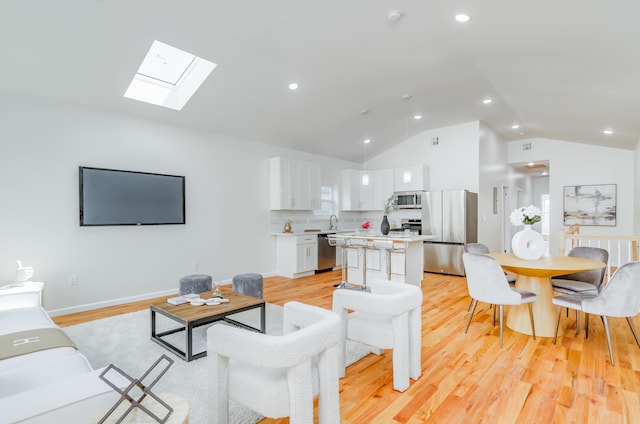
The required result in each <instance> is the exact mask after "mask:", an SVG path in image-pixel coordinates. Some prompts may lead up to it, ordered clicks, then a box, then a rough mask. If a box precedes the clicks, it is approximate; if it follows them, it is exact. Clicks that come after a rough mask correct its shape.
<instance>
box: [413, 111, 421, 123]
mask: <svg viewBox="0 0 640 424" xmlns="http://www.w3.org/2000/svg"><path fill="white" fill-rule="evenodd" d="M413 119H415V120H416V121H419V120H421V119H422V115H420V114H419V113H416V114H415V115H413Z"/></svg>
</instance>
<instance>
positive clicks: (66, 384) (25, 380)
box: [0, 282, 123, 423]
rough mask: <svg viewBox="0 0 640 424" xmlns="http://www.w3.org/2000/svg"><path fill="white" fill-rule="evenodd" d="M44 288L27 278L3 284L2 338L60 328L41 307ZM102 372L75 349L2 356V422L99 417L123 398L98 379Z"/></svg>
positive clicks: (0, 302)
mask: <svg viewBox="0 0 640 424" xmlns="http://www.w3.org/2000/svg"><path fill="white" fill-rule="evenodd" d="M43 286H44V284H43V283H33V282H26V283H21V284H19V285H17V284H16V285H12V286H5V287H3V288H0V336H3V335H6V334H13V333H17V332H20V331H26V330H32V329H40V328H58V326H57V325H56V324H55V323H54V322H53V321H52V320H51V319H50V318H49V315H48V314H47V312H46V311H45V310H44V308H43V307H42V304H41V294H42V288H43ZM18 337H19V336H18ZM6 340H7V338H5V341H6ZM14 343H15V342H14ZM101 372H102V369H100V370H93V368H91V365H90V364H89V361H88V360H87V358H86V357H85V356H84V355H82V353H80V352H79V351H78V350H76V349H75V348H73V347H57V348H51V349H46V350H40V351H36V352H32V353H27V354H23V355H20V356H14V357H9V358H6V359H1V360H0V423H58V422H60V423H62V422H74V423H85V422H86V423H88V422H94V421H96V418H98V419H99V418H100V417H102V416H103V415H104V414H105V413H106V411H107V410H108V409H109V408H110V407H111V406H112V405H113V404H114V403H115V402H116V401H117V400H118V398H119V395H118V394H117V393H116V392H115V391H114V390H113V389H111V387H109V386H108V385H107V384H106V383H105V382H103V381H102V380H101V379H100V378H99V375H100V373H101ZM109 375H110V376H111V374H109ZM122 384H123V382H122V381H120V382H119V385H122Z"/></svg>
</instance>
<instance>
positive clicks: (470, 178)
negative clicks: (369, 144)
mask: <svg viewBox="0 0 640 424" xmlns="http://www.w3.org/2000/svg"><path fill="white" fill-rule="evenodd" d="M433 138H438V144H437V145H435V146H434V145H433V144H432V139H433ZM478 139H479V122H478V121H473V122H468V123H465V124H459V125H453V126H449V127H443V128H438V129H435V130H428V131H424V132H421V133H420V134H418V135H416V136H414V137H411V138H410V139H408V140H406V141H404V142H402V143H400V144H398V145H396V146H394V147H392V148H391V149H389V150H387V151H385V152H384V153H382V154H380V155H378V156H376V157H373V158H371V159H370V160H368V161H367V166H368V167H369V168H370V169H384V168H395V167H401V166H407V165H426V166H428V167H429V190H454V189H467V190H469V191H473V192H475V193H477V192H478V187H479V180H478V168H479V151H478ZM374 142H375V141H374Z"/></svg>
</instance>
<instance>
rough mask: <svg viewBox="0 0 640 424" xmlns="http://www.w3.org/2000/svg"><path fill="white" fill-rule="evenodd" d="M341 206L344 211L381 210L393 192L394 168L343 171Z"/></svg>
mask: <svg viewBox="0 0 640 424" xmlns="http://www.w3.org/2000/svg"><path fill="white" fill-rule="evenodd" d="M341 191H342V197H341V202H340V204H341V207H342V210H343V211H381V210H383V209H384V202H385V201H386V200H387V199H388V198H389V196H391V195H392V194H393V169H379V170H375V171H358V170H354V169H344V170H343V171H342V184H341Z"/></svg>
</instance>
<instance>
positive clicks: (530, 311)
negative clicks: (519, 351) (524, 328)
mask: <svg viewBox="0 0 640 424" xmlns="http://www.w3.org/2000/svg"><path fill="white" fill-rule="evenodd" d="M527 306H529V319H530V320H531V333H533V340H535V339H536V326H535V324H534V323H533V306H532V305H531V302H529V303H527Z"/></svg>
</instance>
